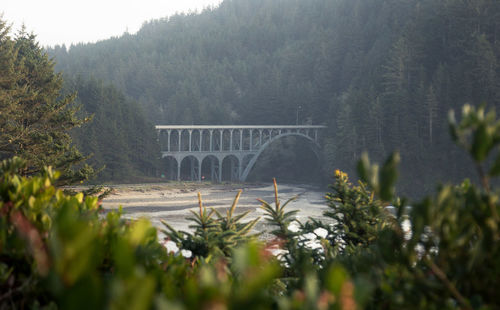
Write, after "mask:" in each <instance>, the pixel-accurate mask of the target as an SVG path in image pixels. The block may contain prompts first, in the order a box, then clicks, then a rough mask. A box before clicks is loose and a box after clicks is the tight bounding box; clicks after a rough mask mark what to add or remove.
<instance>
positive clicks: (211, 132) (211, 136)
mask: <svg viewBox="0 0 500 310" xmlns="http://www.w3.org/2000/svg"><path fill="white" fill-rule="evenodd" d="M213 136H214V131H213V130H210V146H209V150H210V152H213V150H214V149H213Z"/></svg>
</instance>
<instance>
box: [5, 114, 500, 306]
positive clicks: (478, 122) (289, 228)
mask: <svg viewBox="0 0 500 310" xmlns="http://www.w3.org/2000/svg"><path fill="white" fill-rule="evenodd" d="M450 128H451V131H452V135H453V137H454V139H455V141H457V143H458V144H459V145H460V146H462V147H464V148H465V149H466V150H467V151H468V152H469V153H470V154H471V157H472V159H473V160H474V162H475V165H476V168H477V173H478V180H479V182H478V183H479V184H480V185H479V186H478V185H475V184H473V183H472V182H470V181H468V180H466V181H464V182H463V183H462V184H460V185H458V186H456V185H451V184H446V185H442V186H440V187H439V188H438V191H437V193H436V194H435V195H434V196H431V197H427V198H425V199H423V200H422V201H421V202H416V203H413V204H412V205H411V207H409V206H408V203H407V202H406V200H405V199H402V198H399V197H397V196H395V194H394V193H395V192H396V191H395V188H394V184H395V181H396V177H397V163H398V161H399V157H398V155H397V154H395V155H393V156H391V157H390V158H389V159H388V160H387V161H386V162H385V163H384V165H382V166H381V167H379V166H377V165H374V164H371V163H370V162H369V159H368V157H367V156H366V155H364V156H363V158H362V160H361V161H360V164H359V166H358V169H359V171H360V176H361V178H362V180H361V181H360V182H359V183H358V185H357V186H354V185H353V184H352V183H351V182H349V179H348V177H347V175H346V174H345V173H343V172H340V171H337V172H336V173H335V183H334V184H333V185H332V187H331V189H332V192H331V193H328V194H327V195H326V198H327V201H328V203H329V207H330V208H329V210H328V211H326V212H325V214H324V215H325V217H324V220H322V221H318V220H309V221H307V222H306V223H299V222H298V221H297V220H296V219H295V218H294V216H295V212H289V211H287V210H286V206H287V204H288V203H289V202H290V201H292V200H289V201H287V202H286V203H284V204H281V202H280V201H279V199H278V188H277V185H276V182H275V197H276V199H275V201H274V206H273V204H271V203H268V202H265V201H261V203H262V208H263V210H264V211H265V212H266V214H265V217H266V219H267V220H268V221H269V223H270V224H271V225H272V226H273V227H275V228H276V229H274V230H273V231H272V234H273V235H274V237H275V239H273V240H270V241H268V242H267V243H265V244H264V243H262V242H259V241H257V240H256V239H257V238H256V235H252V234H251V229H252V227H253V226H254V225H255V224H256V223H257V221H258V219H256V220H254V221H250V222H246V223H244V222H242V219H243V218H244V216H245V215H246V213H243V214H241V215H235V210H236V206H237V202H238V198H239V195H240V194H238V195H237V196H236V198H235V201H234V202H233V204H232V206H231V207H230V208H229V210H228V211H227V213H226V215H225V216H224V215H222V214H220V213H218V212H217V211H215V210H207V209H206V208H205V207H204V206H203V204H202V201H201V197H200V199H199V201H200V211H199V212H198V213H196V212H193V214H192V217H191V220H192V221H193V223H194V224H193V225H192V226H191V228H192V229H193V232H192V233H189V232H179V231H176V230H175V229H173V228H171V227H169V226H168V224H166V225H167V230H166V231H165V233H166V234H167V237H169V238H170V239H171V240H169V242H171V243H176V244H175V246H176V247H178V248H180V251H177V252H179V253H173V252H171V251H168V250H167V249H166V248H165V247H164V246H162V242H161V241H160V240H158V237H157V234H158V232H157V230H156V228H154V227H153V226H151V224H150V222H149V221H147V220H144V219H139V220H135V221H132V222H127V221H125V220H123V219H122V218H121V215H120V212H109V213H107V214H103V213H102V212H101V209H100V207H99V201H98V198H95V197H90V196H87V197H85V196H84V195H83V194H82V193H79V194H75V195H68V194H65V193H63V192H62V191H61V190H59V189H56V188H55V187H54V186H53V185H52V184H53V182H54V180H55V179H57V176H58V173H56V172H53V171H52V170H51V169H50V168H46V169H44V170H43V172H42V173H41V174H40V175H39V176H35V177H31V178H26V177H21V176H20V175H19V171H21V170H22V169H24V167H25V163H24V162H23V161H22V160H21V159H19V158H13V159H10V160H5V161H3V162H2V163H1V164H0V173H1V180H0V199H1V201H0V309H23V308H46V309H49V308H62V309H67V308H71V309H75V308H76V309H78V308H82V309H87V308H92V309H99V308H100V309H108V308H109V309H123V308H127V309H149V308H159V309H172V308H173V309H204V308H209V309H213V308H216V309H234V308H239V309H240V308H241V309H355V308H368V309H381V308H383V309H496V308H499V305H500V300H499V299H500V297H499V295H498V294H497V287H496V284H497V283H498V279H499V278H500V259H499V258H500V245H499V240H500V232H499V224H500V221H499V215H498V214H499V212H500V210H499V209H500V196H499V193H500V191H499V190H498V189H497V188H495V187H493V186H492V185H491V182H490V179H491V178H493V177H495V176H497V175H498V174H499V173H500V168H499V167H500V153H499V150H498V148H499V143H500V122H499V121H497V120H496V116H495V114H494V113H493V112H488V113H486V112H485V110H484V108H482V107H481V108H478V109H477V110H476V109H473V108H471V107H465V108H464V111H463V117H462V120H461V122H460V123H458V124H457V123H456V122H455V121H454V118H453V117H451V118H450ZM388 205H391V206H394V208H395V210H396V212H394V214H392V213H389V212H388V211H386V206H388ZM183 250H184V251H187V250H189V251H191V252H190V255H180V253H183V252H182V251H183ZM184 253H186V252H184ZM273 253H274V254H273Z"/></svg>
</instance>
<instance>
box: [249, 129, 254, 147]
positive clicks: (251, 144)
mask: <svg viewBox="0 0 500 310" xmlns="http://www.w3.org/2000/svg"><path fill="white" fill-rule="evenodd" d="M252 148H253V129H250V147H249V149H250V151H251V150H252Z"/></svg>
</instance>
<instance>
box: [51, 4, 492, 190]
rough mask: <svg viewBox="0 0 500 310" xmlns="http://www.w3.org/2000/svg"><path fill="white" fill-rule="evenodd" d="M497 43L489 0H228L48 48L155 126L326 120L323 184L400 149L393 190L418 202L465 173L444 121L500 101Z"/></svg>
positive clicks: (61, 63)
mask: <svg viewBox="0 0 500 310" xmlns="http://www.w3.org/2000/svg"><path fill="white" fill-rule="evenodd" d="M499 35H500V3H498V2H497V1H493V0H490V1H488V0H472V1H458V0H419V1H417V0H404V1H401V0H368V1H367V0H335V1H334V0H307V1H305V0H226V1H223V2H222V3H221V4H220V6H218V7H216V8H211V9H206V10H204V11H203V12H201V13H199V14H188V15H175V16H171V17H168V18H164V19H161V20H152V21H149V22H146V23H145V24H144V25H143V27H142V28H141V29H140V31H139V32H138V33H137V34H128V33H125V34H123V35H122V36H121V37H116V38H111V39H109V40H105V41H101V42H98V43H96V44H79V45H76V46H71V47H70V48H69V49H68V48H66V47H64V46H62V47H61V46H56V47H54V48H51V49H49V50H48V52H49V54H50V55H51V56H53V57H54V58H55V60H56V62H57V66H56V70H60V71H62V72H64V74H65V76H67V77H74V76H80V77H83V78H84V79H88V78H97V79H102V80H104V81H107V82H109V83H112V84H113V85H114V87H116V88H117V89H118V90H119V91H121V92H123V93H124V94H125V96H126V97H127V98H131V99H130V100H132V101H136V102H138V103H139V104H140V105H141V106H142V108H143V110H144V114H145V116H146V118H147V119H148V120H149V121H150V122H151V123H162V124H295V123H296V122H298V123H300V124H310V123H312V124H324V125H327V126H328V130H327V132H326V133H325V134H324V135H323V145H324V148H323V150H324V158H325V163H326V164H325V165H324V168H323V171H324V175H328V176H329V175H331V171H333V169H335V168H341V169H344V170H347V171H348V172H349V171H351V169H353V167H354V166H355V162H356V160H357V159H358V158H359V157H360V155H361V154H362V152H363V151H368V152H369V153H370V155H371V156H372V157H374V158H376V159H382V158H384V157H385V156H386V155H387V154H388V153H389V152H391V151H393V150H400V152H401V157H402V171H401V174H402V178H401V179H402V182H401V184H400V187H399V188H400V190H401V191H403V192H405V193H407V194H419V193H422V192H426V191H429V190H432V189H433V188H429V187H430V185H428V184H433V183H434V182H432V181H435V180H441V179H443V177H445V176H446V177H451V178H452V179H457V178H459V177H461V176H462V175H463V171H464V170H465V168H466V167H468V165H470V163H469V161H468V160H466V159H465V158H463V157H462V154H461V152H460V151H453V148H451V142H450V141H449V137H448V128H447V125H446V118H447V114H448V111H449V110H450V109H455V110H459V109H460V107H461V106H462V105H463V104H464V103H470V104H473V105H479V104H482V103H486V104H487V105H488V106H489V107H495V106H498V104H499V101H500V96H499V91H500V87H499V85H500V83H499V78H498V75H499V65H498V57H499V56H500V48H499V47H500V40H499V38H498V36H499ZM124 100H129V99H124ZM295 149H299V150H300V148H295ZM279 155H280V154H277V155H276V156H279ZM300 156H305V155H297V156H293V154H292V155H291V156H290V155H289V154H288V156H287V160H291V161H292V162H293V161H294V160H295V162H296V163H299V162H300V161H299V160H298V159H297V158H295V159H294V157H300ZM272 161H273V160H271V159H270V160H269V162H272ZM274 161H276V160H274ZM264 164H265V163H264ZM263 170H265V169H263ZM283 170H287V169H283ZM287 171H288V170H287Z"/></svg>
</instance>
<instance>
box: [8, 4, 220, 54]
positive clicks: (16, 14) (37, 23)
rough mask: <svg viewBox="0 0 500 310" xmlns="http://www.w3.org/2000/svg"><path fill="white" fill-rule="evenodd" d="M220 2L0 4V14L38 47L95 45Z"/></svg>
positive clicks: (15, 29) (14, 28)
mask: <svg viewBox="0 0 500 310" xmlns="http://www.w3.org/2000/svg"><path fill="white" fill-rule="evenodd" d="M220 2H222V0H0V14H2V13H3V15H4V16H3V19H4V20H7V21H8V22H9V23H12V24H13V30H14V31H17V29H19V27H20V26H21V25H22V24H23V23H24V24H25V25H26V28H27V30H28V31H29V32H34V33H35V34H36V35H37V38H38V41H39V42H40V44H41V45H42V46H46V45H50V46H54V45H56V44H63V43H65V44H66V45H67V46H68V47H69V45H71V43H79V42H95V41H98V40H102V39H107V38H109V37H112V36H119V35H122V34H123V33H124V32H125V31H126V30H127V29H128V31H129V32H130V33H135V32H137V30H139V28H140V27H141V25H142V23H143V22H144V21H148V20H151V19H153V18H160V17H166V16H171V15H173V14H175V13H177V12H189V11H195V10H201V9H203V8H204V7H207V6H212V5H217V4H219V3H220Z"/></svg>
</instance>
